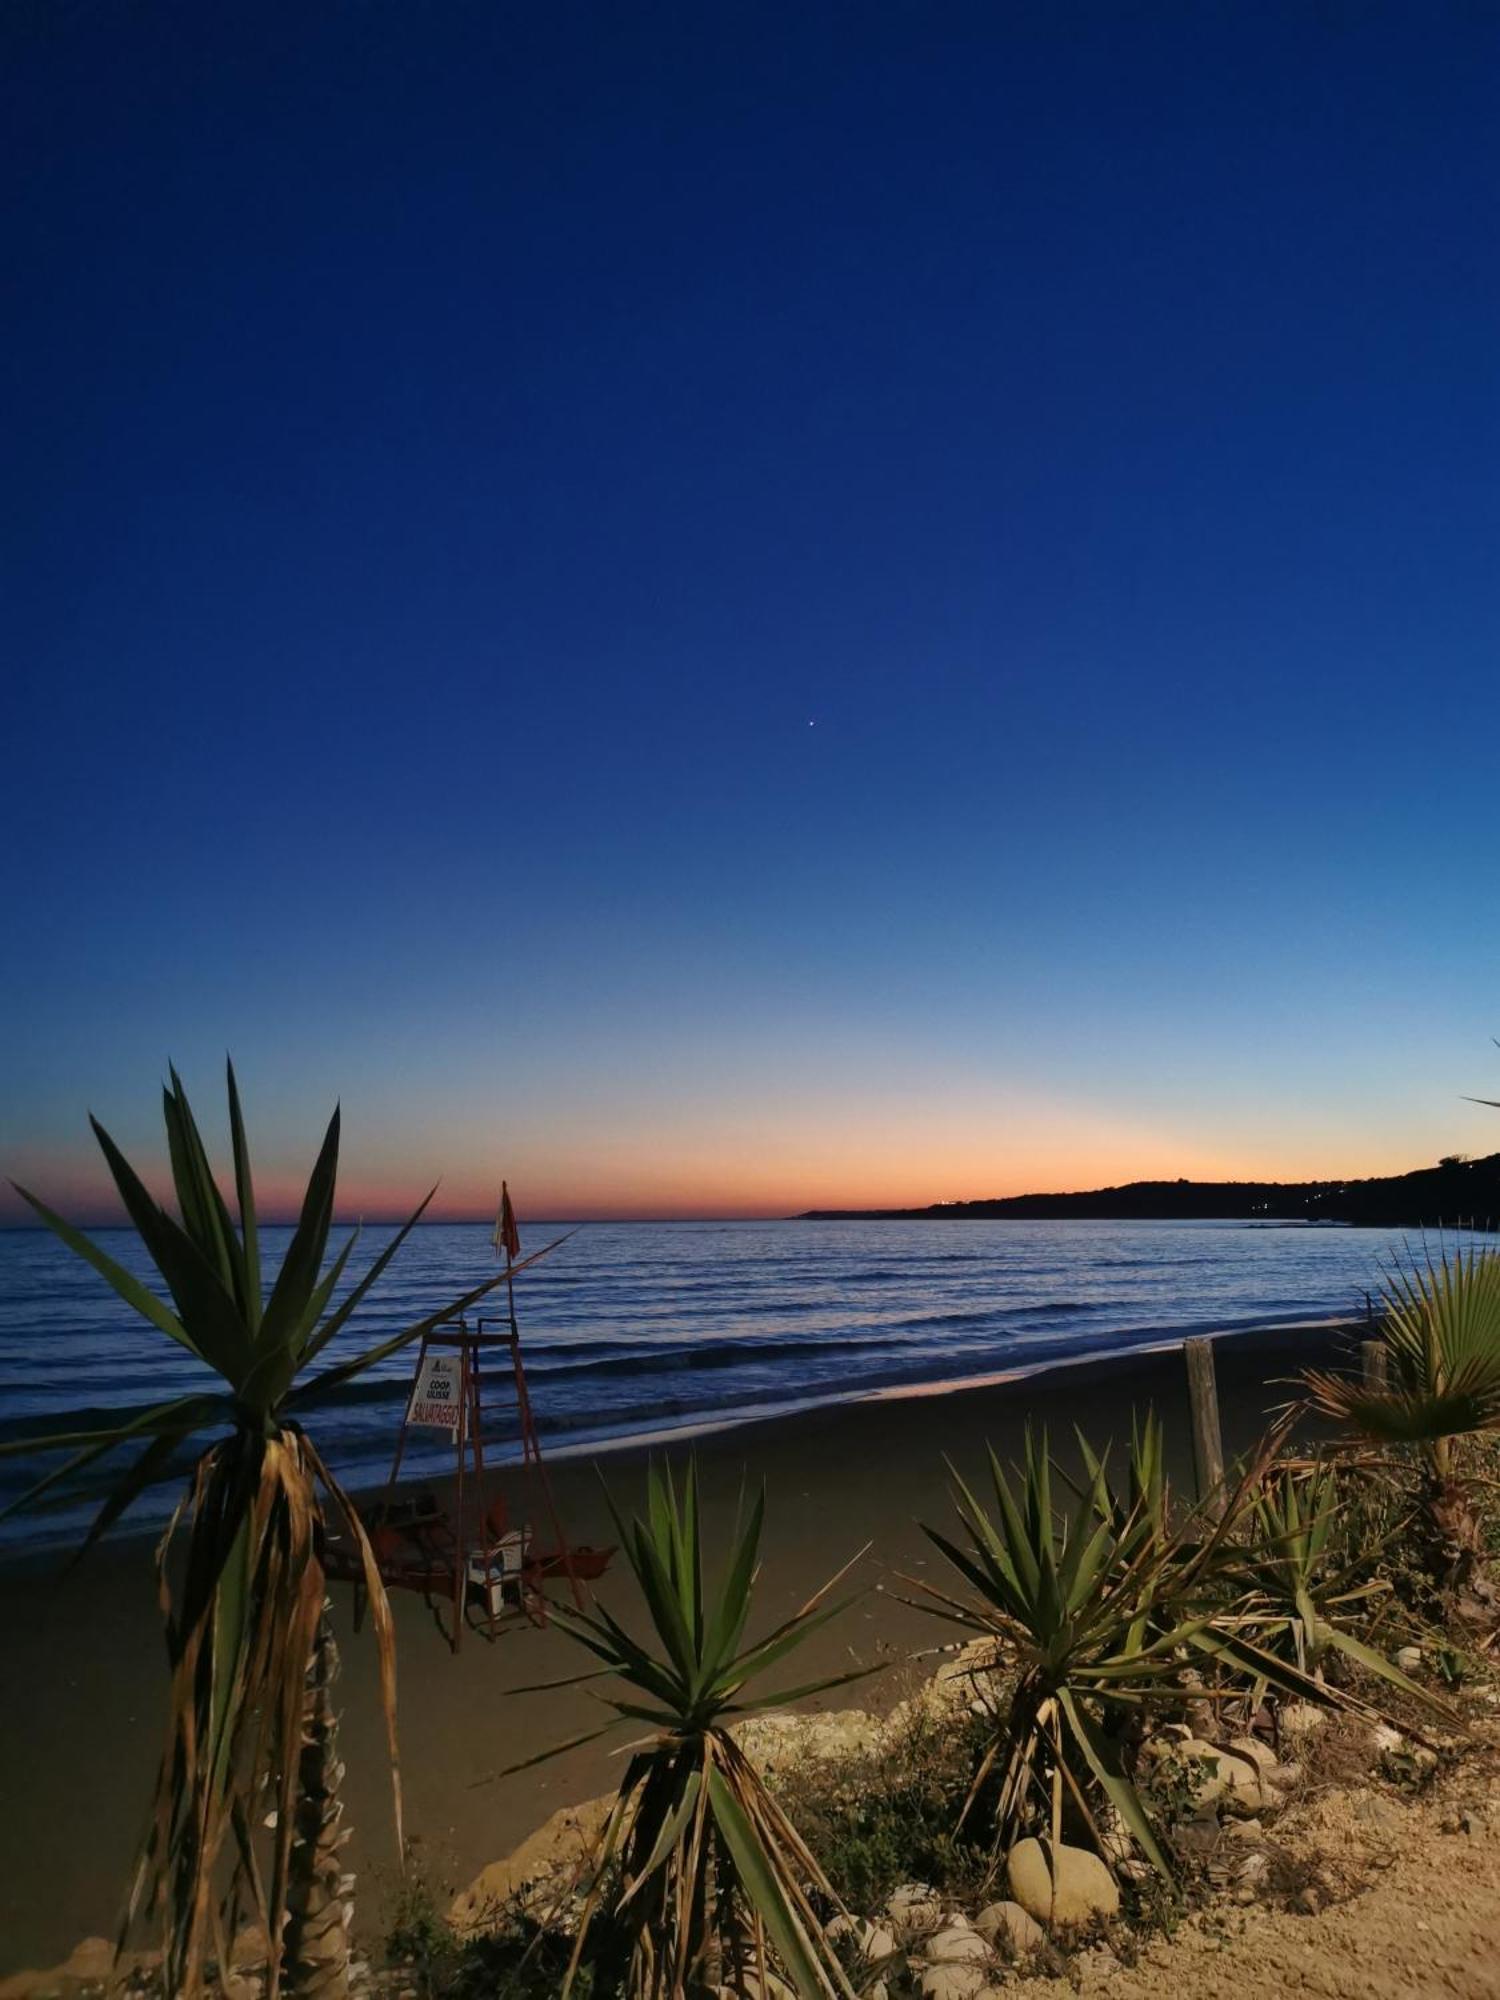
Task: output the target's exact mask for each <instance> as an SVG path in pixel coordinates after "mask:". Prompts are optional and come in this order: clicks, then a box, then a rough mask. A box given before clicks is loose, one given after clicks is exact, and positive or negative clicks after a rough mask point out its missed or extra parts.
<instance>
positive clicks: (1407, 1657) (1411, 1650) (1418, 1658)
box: [1393, 1646, 1422, 1674]
mask: <svg viewBox="0 0 1500 2000" xmlns="http://www.w3.org/2000/svg"><path fill="white" fill-rule="evenodd" d="M1393 1664H1394V1665H1395V1666H1396V1667H1397V1668H1398V1669H1399V1670H1400V1672H1402V1673H1403V1674H1419V1673H1420V1672H1421V1671H1422V1648H1421V1647H1420V1646H1402V1647H1401V1648H1400V1650H1399V1651H1398V1652H1397V1654H1396V1657H1395V1660H1394V1662H1393Z"/></svg>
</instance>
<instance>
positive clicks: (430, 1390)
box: [406, 1354, 462, 1438]
mask: <svg viewBox="0 0 1500 2000" xmlns="http://www.w3.org/2000/svg"><path fill="white" fill-rule="evenodd" d="M461 1382H462V1371H461V1369H460V1368H459V1362H458V1356H457V1355H456V1354H429V1355H427V1356H426V1357H425V1359H424V1360H423V1362H422V1365H421V1367H420V1368H419V1369H418V1370H417V1381H416V1386H415V1388H414V1389H413V1390H412V1392H411V1401H410V1403H409V1404H408V1405H407V1409H406V1421H407V1422H408V1423H409V1424H415V1425H418V1426H420V1427H421V1428H422V1429H424V1430H430V1431H446V1432H447V1433H448V1435H449V1437H451V1438H456V1437H457V1436H458V1425H459V1414H460V1411H461V1409H462V1401H461Z"/></svg>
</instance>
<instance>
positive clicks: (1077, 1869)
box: [1006, 1840, 1120, 1924]
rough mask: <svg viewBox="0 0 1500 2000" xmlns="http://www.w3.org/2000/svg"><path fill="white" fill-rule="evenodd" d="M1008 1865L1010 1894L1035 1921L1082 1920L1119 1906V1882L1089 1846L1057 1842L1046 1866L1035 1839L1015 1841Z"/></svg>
mask: <svg viewBox="0 0 1500 2000" xmlns="http://www.w3.org/2000/svg"><path fill="white" fill-rule="evenodd" d="M1006 1869H1007V1873H1008V1874H1009V1877H1010V1891H1011V1894H1012V1895H1013V1896H1014V1897H1015V1899H1016V1901H1017V1902H1018V1903H1019V1904H1020V1905H1021V1908H1022V1909H1023V1910H1025V1912H1026V1913H1027V1915H1028V1916H1030V1917H1034V1918H1035V1919H1036V1921H1037V1922H1038V1923H1039V1924H1045V1923H1059V1924H1084V1923H1088V1922H1089V1920H1090V1919H1091V1918H1093V1917H1112V1916H1114V1915H1115V1914H1116V1912H1117V1911H1118V1910H1119V1907H1120V1889H1119V1884H1118V1883H1117V1882H1116V1881H1115V1878H1114V1876H1113V1875H1111V1874H1110V1872H1109V1870H1108V1869H1107V1868H1106V1867H1105V1865H1104V1863H1103V1862H1102V1861H1101V1860H1100V1859H1099V1857H1098V1855H1097V1854H1090V1853H1089V1851H1088V1849H1087V1848H1084V1847H1068V1846H1066V1845H1060V1846H1059V1847H1057V1848H1056V1849H1055V1850H1054V1853H1053V1862H1052V1865H1051V1866H1049V1865H1048V1859H1047V1850H1046V1848H1044V1847H1043V1846H1042V1843H1041V1842H1040V1841H1039V1840H1018V1841H1017V1842H1016V1844H1015V1846H1014V1847H1013V1848H1012V1849H1011V1850H1010V1853H1009V1855H1008V1856H1007V1859H1006Z"/></svg>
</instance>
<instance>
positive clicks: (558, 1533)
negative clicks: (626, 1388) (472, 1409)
mask: <svg viewBox="0 0 1500 2000" xmlns="http://www.w3.org/2000/svg"><path fill="white" fill-rule="evenodd" d="M511 1261H512V1260H511V1252H510V1245H509V1244H507V1245H506V1247H505V1298H506V1304H507V1306H508V1308H509V1311H510V1358H511V1365H512V1367H513V1368H514V1369H515V1373H516V1402H517V1403H518V1405H519V1406H520V1411H521V1459H522V1463H523V1464H524V1463H528V1462H529V1464H530V1466H531V1470H532V1474H533V1476H534V1478H535V1480H536V1483H537V1485H538V1486H539V1487H540V1488H541V1490H542V1499H543V1502H544V1504H545V1506H546V1509H547V1518H548V1520H549V1521H550V1522H551V1523H552V1534H553V1539H554V1540H555V1541H556V1543H557V1552H558V1554H559V1555H560V1556H561V1557H562V1566H563V1572H564V1574H565V1575H566V1577H567V1579H568V1582H569V1584H570V1585H571V1586H572V1590H573V1602H574V1604H575V1605H576V1606H577V1607H578V1609H579V1610H580V1611H582V1609H583V1587H582V1585H581V1584H580V1583H579V1581H578V1573H577V1571H576V1570H575V1569H574V1567H573V1551H572V1549H571V1548H570V1547H569V1546H568V1538H567V1536H566V1535H565V1534H564V1533H563V1530H562V1522H561V1521H560V1520H559V1519H558V1517H557V1502H556V1501H555V1500H554V1499H553V1497H552V1482H551V1480H550V1479H549V1478H548V1477H547V1468H546V1466H545V1465H543V1463H542V1447H541V1443H540V1441H539V1439H538V1438H537V1434H536V1424H535V1422H534V1420H533V1418H532V1415H531V1396H530V1393H529V1391H528V1390H527V1387H526V1371H525V1369H524V1368H523V1367H522V1366H521V1329H520V1327H519V1326H518V1325H517V1323H516V1288H515V1283H514V1280H513V1278H512V1275H511Z"/></svg>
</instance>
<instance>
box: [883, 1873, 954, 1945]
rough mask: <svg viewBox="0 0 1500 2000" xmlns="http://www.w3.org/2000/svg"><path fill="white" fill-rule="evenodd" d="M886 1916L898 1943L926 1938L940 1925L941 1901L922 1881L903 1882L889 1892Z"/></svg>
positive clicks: (935, 1892)
mask: <svg viewBox="0 0 1500 2000" xmlns="http://www.w3.org/2000/svg"><path fill="white" fill-rule="evenodd" d="M885 1915H886V1918H887V1920H888V1922H889V1923H890V1927H891V1929H892V1930H893V1931H894V1932H895V1933H896V1941H897V1943H898V1944H909V1943H910V1942H911V1940H912V1939H913V1938H923V1937H929V1936H930V1935H931V1934H932V1932H933V1931H936V1930H941V1929H942V1925H943V1901H942V1898H941V1897H940V1896H939V1895H938V1893H937V1891H936V1890H935V1889H929V1888H928V1886H927V1884H926V1883H925V1882H903V1883H902V1885H901V1887H900V1888H899V1889H895V1890H893V1891H892V1892H891V1895H890V1898H889V1900H888V1901H887V1903H886V1906H885Z"/></svg>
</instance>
